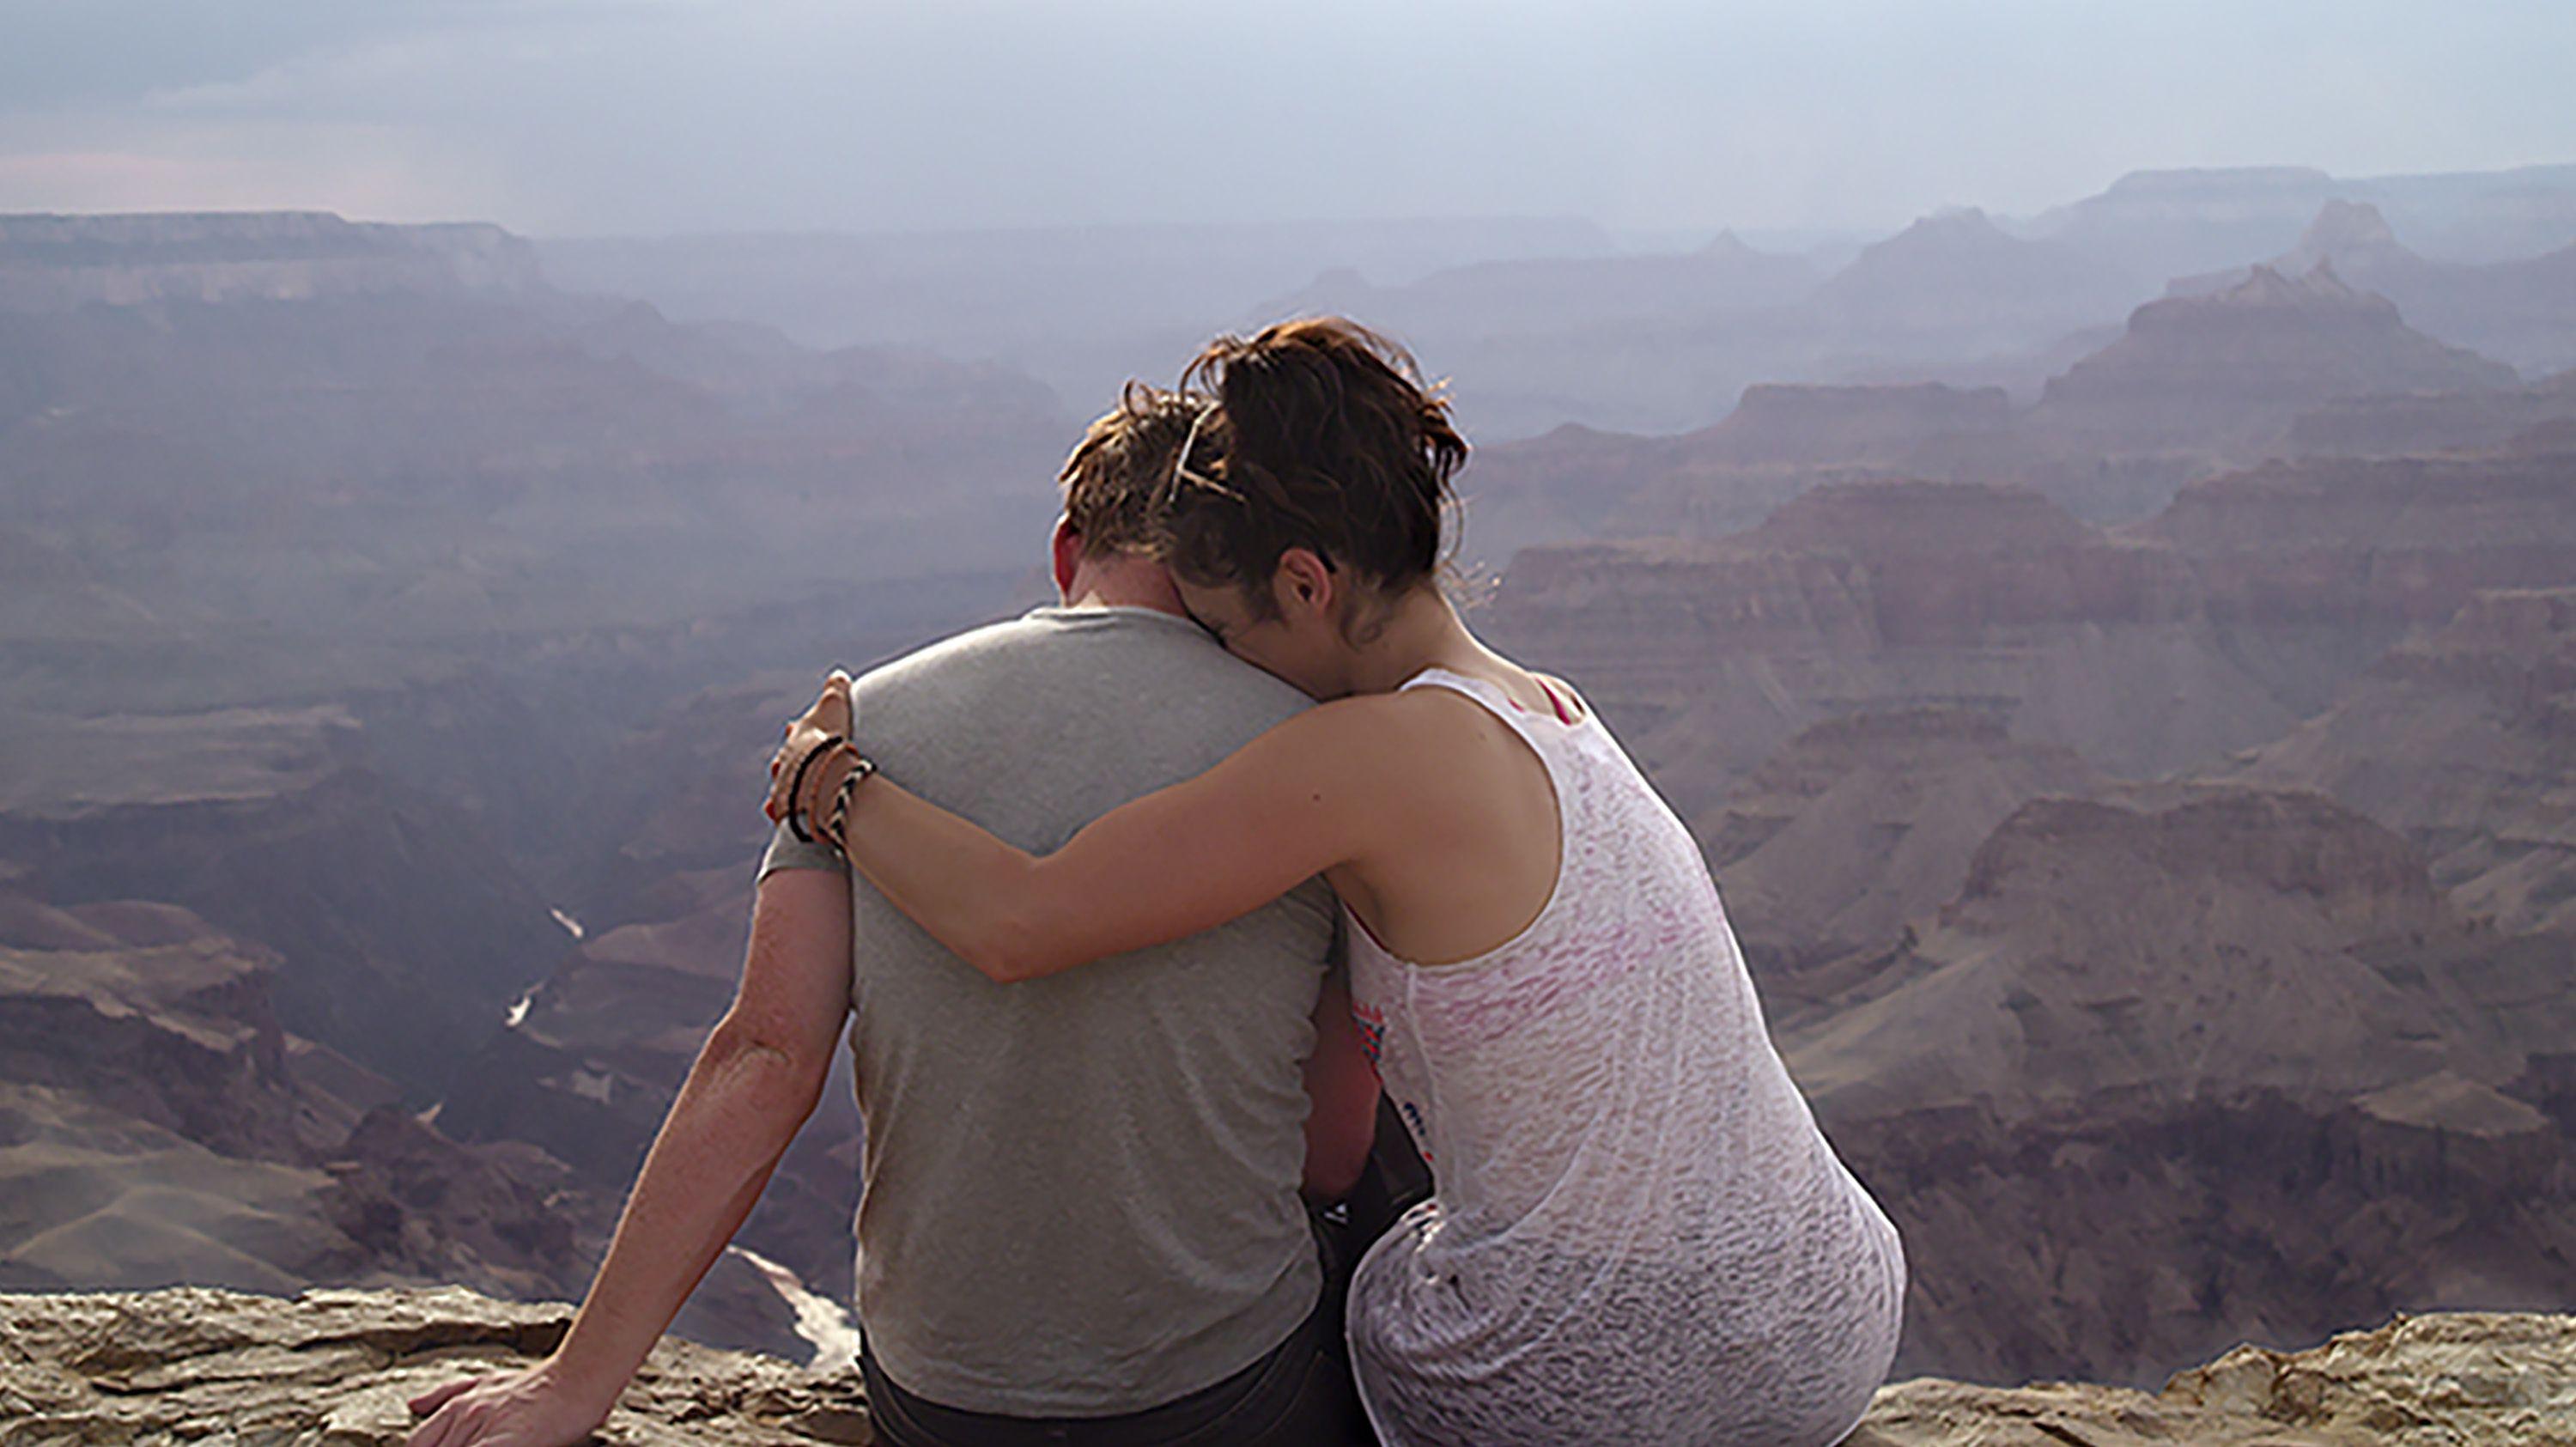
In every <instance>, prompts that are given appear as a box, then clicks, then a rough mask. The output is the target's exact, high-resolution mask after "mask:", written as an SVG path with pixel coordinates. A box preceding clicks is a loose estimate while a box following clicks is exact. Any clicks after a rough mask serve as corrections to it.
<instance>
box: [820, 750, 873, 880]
mask: <svg viewBox="0 0 2576 1447" xmlns="http://www.w3.org/2000/svg"><path fill="white" fill-rule="evenodd" d="M876 771H877V761H876V760H874V759H871V758H869V757H868V756H867V755H865V754H861V755H859V759H858V762H857V763H855V764H852V765H851V766H850V771H849V772H848V773H846V774H843V775H842V776H841V787H840V788H839V790H837V791H836V792H835V793H834V794H833V795H832V817H831V818H830V819H829V820H827V821H825V823H824V825H823V842H824V843H826V844H829V845H831V846H832V847H833V848H835V849H838V850H839V851H841V857H842V858H844V859H847V858H848V857H849V855H850V793H851V791H852V790H854V789H856V788H858V787H859V781H860V780H861V779H864V778H866V777H867V776H869V775H870V774H873V773H875V772H876Z"/></svg>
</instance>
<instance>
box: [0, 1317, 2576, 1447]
mask: <svg viewBox="0 0 2576 1447" xmlns="http://www.w3.org/2000/svg"><path fill="white" fill-rule="evenodd" d="M570 1321H571V1309H570V1308H569V1307H566V1306H562V1305H559V1304H545V1305H513V1304H508V1303H503V1302H496V1301H492V1300H489V1299H487V1298H484V1297H479V1296H476V1295H473V1294H472V1293H470V1292H465V1291H457V1290H445V1291H427V1292H409V1293H396V1292H357V1291H316V1292H310V1293H307V1294H306V1295H305V1296H303V1297H301V1298H299V1299H297V1300H294V1301H287V1300H282V1299H279V1298H274V1297H262V1296H246V1295H238V1294H234V1293H230V1292H219V1291H206V1290H197V1289H179V1290H172V1291H160V1292H153V1293H149V1294H146V1295H136V1296H107V1295H90V1296H0V1447H37V1444H54V1443H91V1442H115V1443H133V1444H158V1443H175V1442H182V1441H216V1442H225V1443H239V1444H245V1447H247V1444H252V1443H263V1444H268V1443H274V1444H289V1443H292V1444H326V1443H327V1444H334V1447H391V1444H396V1443H399V1442H401V1441H402V1439H403V1437H404V1435H405V1434H406V1433H407V1432H408V1430H409V1429H410V1427H411V1426H412V1417H411V1414H410V1410H409V1408H408V1407H407V1406H406V1402H407V1399H409V1398H410V1397H411V1396H413V1395H414V1394H416V1393H419V1392H421V1391H424V1390H426V1389H428V1388H430V1387H432V1386H436V1385H438V1384H439V1383H441V1382H445V1381H449V1380H452V1379H454V1378H456V1377H458V1376H462V1375H469V1374H475V1373H480V1372H486V1371H492V1370H497V1369H506V1368H509V1367H512V1366H517V1365H522V1364H525V1363H526V1362H528V1361H530V1360H532V1359H534V1358H535V1357H537V1356H539V1355H541V1354H542V1353H544V1352H546V1351H548V1350H550V1349H551V1348H552V1347H553V1346H554V1344H555V1343H556V1342H557V1341H558V1340H560V1339H561V1338H562V1335H563V1332H564V1330H565V1328H566V1327H567V1326H568V1325H569V1324H570ZM599 1440H601V1441H602V1442H605V1443H614V1444H639V1447H641V1444H666V1443H667V1444H679V1443H691V1444H701V1447H728V1444H744V1447H751V1444H759V1447H787V1444H796V1443H851V1444H857V1443H866V1442H869V1441H872V1440H873V1434H872V1433H871V1431H870V1428H869V1426H868V1420H867V1409H866V1402H865V1400H864V1398H863V1396H862V1394H861V1392H860V1389H859V1385H858V1381H857V1378H856V1376H855V1374H853V1373H850V1372H847V1371H842V1372H837V1373H832V1374H816V1373H812V1372H808V1371H804V1370H801V1369H799V1368H795V1367H791V1366H789V1365H788V1364H786V1363H785V1362H781V1361H778V1360H776V1359H775V1358H771V1357H762V1356H752V1355H747V1354H742V1353H735V1352H720V1351H711V1350H708V1349H706V1348H703V1347H694V1346H689V1345H685V1344H682V1343H677V1342H669V1341H666V1342H664V1343H663V1344H662V1345H661V1347H659V1348H658V1349H656V1351H655V1352H654V1354H653V1356H652V1358H651V1360H650V1361H648V1362H647V1363H646V1365H645V1368H644V1370H643V1372H642V1373H641V1374H640V1375H639V1376H638V1377H637V1379H636V1381H635V1383H634V1385H633V1386H631V1387H630V1388H629V1389H628V1390H627V1392H626V1395H625V1397H624V1398H623V1399H622V1400H621V1401H620V1402H619V1404H618V1407H617V1410H616V1412H615V1413H614V1414H613V1415H612V1416H611V1417H610V1418H609V1421H608V1424H607V1426H606V1428H605V1429H604V1430H603V1431H602V1433H601V1434H600V1438H599ZM2436 1442H2438V1443H2442V1444H2445V1447H2490V1444H2492V1447H2506V1444H2512V1447H2551V1444H2566V1443H2571V1442H2576V1317H2565V1316H2537V1315H2533V1316H2514V1315H2488V1314H2460V1315H2446V1316H2427V1317H2415V1318H2401V1319H2400V1320H2398V1321H2396V1322H2393V1323H2391V1324H2389V1325H2388V1326H2385V1327H2382V1328H2380V1329H2379V1330H2377V1331H2370V1332H2356V1333H2352V1334H2349V1335H2345V1336H2340V1337H2337V1338H2335V1339H2334V1340H2333V1341H2331V1342H2328V1343H2327V1344H2325V1345H2324V1346H2321V1347H2317V1348H2315V1349H2313V1350H2310V1351H2304V1352H2287V1353H2285V1352H2276V1351H2270V1350H2265V1349H2263V1348H2260V1347H2242V1348H2239V1349H2237V1350H2236V1351H2233V1352H2230V1353H2228V1354H2227V1355H2226V1356H2224V1357H2222V1358H2220V1359H2219V1360H2217V1361H2215V1362H2213V1363H2211V1364H2209V1365H2208V1366H2205V1367H2199V1368H2196V1369H2193V1370H2191V1371H2186V1372H2184V1373H2182V1374H2181V1375H2179V1376H2176V1377H2175V1378H2174V1379H2173V1380H2172V1381H2171V1382H2170V1383H2168V1384H2167V1385H2166V1387H2165V1388H2164V1390H2163V1391H2162V1392H2159V1393H2152V1394H2151V1393H2146V1392H2138V1391H2131V1390H2126V1389H2122V1388H2114V1387H2101V1386H2091V1385H2084V1384H2072V1385H2069V1384H2041V1385H2034V1386H2028V1387H2019V1388H1996V1387H1972V1386H1964V1385H1961V1384H1959V1383H1956V1382H1946V1381H1939V1380H1934V1379H1924V1380H1919V1381H1911V1382H1904V1383H1900V1384H1898V1385H1895V1386H1891V1387H1889V1388H1887V1389H1885V1390H1884V1391H1882V1392H1880V1393H1879V1396H1878V1401H1877V1403H1876V1405H1874V1406H1873V1407H1872V1408H1871V1411H1870V1414H1869V1417H1868V1419H1867V1420H1866V1421H1865V1422H1864V1423H1863V1424H1862V1426H1861V1428H1860V1430H1859V1432H1858V1433H1856V1434H1855V1435H1854V1436H1853V1437H1852V1438H1851V1439H1850V1443H1849V1444H1848V1447H2025V1444H2027V1447H2065V1444H2068V1443H2077V1444H2083V1447H2148V1444H2156V1443H2191V1444H2196V1447H2238V1444H2241V1447H2369V1444H2378V1443H2388V1444H2397V1443H2407V1444H2415V1443H2436Z"/></svg>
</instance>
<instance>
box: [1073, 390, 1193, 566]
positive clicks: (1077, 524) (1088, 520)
mask: <svg viewBox="0 0 2576 1447" xmlns="http://www.w3.org/2000/svg"><path fill="white" fill-rule="evenodd" d="M1210 405H1212V404H1211V403H1210V402H1209V401H1208V400H1207V399H1206V398H1204V397H1191V396H1188V395H1186V394H1184V393H1180V392H1174V391H1169V390H1166V389H1164V388H1161V387H1149V386H1147V385H1145V384H1144V383H1142V382H1133V381H1131V382H1129V383H1128V384H1127V385H1126V386H1125V387H1124V388H1122V389H1120V391H1119V393H1118V405H1117V406H1115V407H1112V408H1110V409H1109V410H1108V411H1107V412H1104V413H1102V414H1101V415H1100V417H1099V419H1098V420H1096V421H1094V422H1093V423H1092V424H1091V426H1090V427H1089V428H1087V429H1085V430H1084V432H1083V434H1082V440H1081V441H1080V442H1077V443H1075V444H1074V448H1073V452H1072V454H1071V455H1070V456H1068V457H1066V458H1065V460H1064V468H1063V470H1062V471H1060V472H1058V473H1057V474H1056V481H1057V483H1058V484H1059V485H1061V487H1062V488H1063V490H1064V515H1065V518H1066V519H1067V520H1068V521H1069V522H1070V523H1071V524H1072V525H1073V530H1074V532H1075V533H1077V534H1079V535H1080V536H1081V538H1082V555H1083V556H1084V557H1086V558H1100V557H1106V556H1108V555H1109V554H1111V553H1121V552H1148V551H1152V550H1153V548H1154V544H1155V540H1156V537H1157V533H1158V529H1157V528H1156V525H1155V524H1156V518H1155V513H1156V509H1157V507H1158V506H1159V504H1160V502H1161V501H1162V497H1161V494H1162V493H1163V492H1164V490H1165V489H1166V488H1167V486H1168V484H1169V482H1170V479H1171V476H1172V466H1173V464H1174V463H1175V462H1176V461H1177V460H1178V458H1179V454H1180V450H1181V443H1182V441H1183V439H1185V438H1187V437H1188V436H1189V433H1190V427H1191V425H1192V424H1193V423H1195V422H1197V421H1198V420H1199V417H1200V415H1201V414H1202V413H1203V412H1205V411H1206V410H1207V408H1208V407H1209V406H1210Z"/></svg>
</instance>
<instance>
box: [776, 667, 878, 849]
mask: <svg viewBox="0 0 2576 1447" xmlns="http://www.w3.org/2000/svg"><path fill="white" fill-rule="evenodd" d="M854 713H855V710H854V706H853V705H852V704H851V702H850V676H849V675H848V674H847V673H844V672H842V671H841V670H840V669H837V668H835V669H833V670H832V672H831V674H830V676H828V677H826V678H825V679H824V680H823V691H822V693H821V694H820V695H818V696H817V697H816V698H815V700H814V706H813V707H812V708H809V709H807V710H805V712H803V713H801V714H799V715H797V716H796V717H795V718H793V719H790V720H788V722H787V737H786V739H785V740H784V741H783V742H781V743H780V744H779V746H778V748H777V750H776V751H775V752H773V753H771V754H770V756H769V799H768V802H767V803H765V804H763V805H762V806H761V812H762V813H763V814H766V815H767V816H768V817H769V821H770V822H771V823H773V824H776V823H781V822H783V821H784V820H785V819H786V818H787V815H788V811H789V810H790V809H791V808H792V807H793V806H794V804H795V802H796V801H795V800H794V799H793V798H791V797H790V795H789V791H790V790H791V789H793V788H794V787H795V785H796V782H797V780H796V766H797V764H798V763H800V762H801V761H803V759H804V758H805V756H806V755H807V754H810V753H812V752H813V751H814V750H815V749H818V748H820V747H822V746H823V744H824V742H825V741H827V740H830V739H835V738H843V739H845V738H848V737H849V736H850V729H851V727H852V726H853V724H854V721H855V719H854ZM809 792H810V790H809Z"/></svg>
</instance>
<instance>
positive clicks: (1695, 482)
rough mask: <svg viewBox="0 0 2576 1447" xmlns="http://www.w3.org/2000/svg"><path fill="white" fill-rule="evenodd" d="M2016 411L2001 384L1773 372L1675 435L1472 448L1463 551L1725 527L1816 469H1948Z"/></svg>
mask: <svg viewBox="0 0 2576 1447" xmlns="http://www.w3.org/2000/svg"><path fill="white" fill-rule="evenodd" d="M2011 423H2012V405H2011V402H2010V400H2009V399H2008V398H2007V397H2006V396H2005V395H2004V393H2003V391H2002V389H2000V388H1995V387H1984V388H1973V389H1971V388H1957V387H1949V386H1944V385H1942V384H1940V383H1937V382H1933V383H1924V384H1920V385H1914V386H1884V387H1857V386H1855V387H1827V386H1792V385H1786V384H1781V383H1765V384H1762V385H1759V386H1753V387H1747V388H1745V389H1744V395H1743V397H1742V398H1741V399H1740V400H1739V401H1738V402H1737V404H1736V407H1735V410H1734V411H1733V412H1730V413H1728V414H1727V416H1726V418H1725V420H1724V421H1721V422H1719V423H1717V424H1716V425H1715V426H1712V427H1706V428H1702V429H1700V430H1698V431H1695V432H1689V433H1684V434H1682V435H1680V436H1677V437H1633V436H1625V435H1620V434H1613V433H1602V432H1594V431H1591V430H1588V429H1585V428H1580V427H1564V428H1560V429H1558V430H1556V431H1554V432H1551V433H1549V434H1548V435H1547V436H1545V437H1541V438H1536V439H1533V440H1530V441H1527V442H1515V443H1507V444H1504V445H1502V446H1498V447H1491V448H1485V449H1481V450H1479V451H1478V452H1477V453H1476V455H1475V457H1474V459H1473V461H1472V463H1471V465H1470V467H1469V468H1468V470H1467V472H1466V474H1465V475H1464V477H1463V478H1462V480H1461V483H1460V488H1461V491H1462V493H1463V495H1464V496H1465V497H1466V498H1467V503H1468V505H1467V510H1466V517H1467V523H1468V534H1467V538H1466V543H1465V547H1464V550H1463V551H1464V552H1465V553H1466V555H1467V556H1469V557H1472V558H1474V559H1476V560H1478V561H1479V562H1482V563H1486V564H1491V565H1495V566H1499V565H1500V564H1502V563H1503V562H1504V561H1506V560H1507V559H1508V558H1509V557H1510V556H1511V555H1512V554H1513V553H1514V552H1517V551H1518V550H1519V549H1521V548H1523V547H1526V546H1529V545H1531V544H1534V543H1547V542H1559V541H1563V540H1566V539H1569V538H1578V537H1614V538H1625V537H1678V538H1718V537H1724V536H1726V535H1728V534H1730V533H1737V532H1742V531H1743V530H1745V529H1746V528H1749V527H1752V526H1754V525H1755V524H1757V523H1759V522H1761V521H1762V519H1763V518H1765V517H1767V516H1769V515H1770V513H1771V512H1772V510H1773V509H1775V508H1777V507H1778V506H1779V505H1780V504H1781V503H1783V502H1786V501H1788V500H1789V499H1790V498H1792V497H1795V496H1796V495H1798V494H1799V493H1801V492H1804V491H1806V490H1807V489H1808V488H1810V487H1813V486H1816V485H1817V484H1818V483H1820V482H1825V481H1831V480H1836V479H1848V478H1854V477H1871V476H1888V475H1908V476H1937V475H1941V474H1943V473H1945V472H1946V471H1947V470H1948V469H1949V466H1950V464H1951V461H1952V460H1953V459H1955V458H1957V457H1960V456H1962V455H1967V454H1971V453H1976V452H1979V451H1981V450H1984V449H1989V448H1991V446H1992V445H1993V444H1995V443H1996V442H1997V441H1998V440H2000V439H2002V438H2003V437H2004V435H2005V434H2006V432H2007V431H2008V429H2009V428H2010V426H2011Z"/></svg>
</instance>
